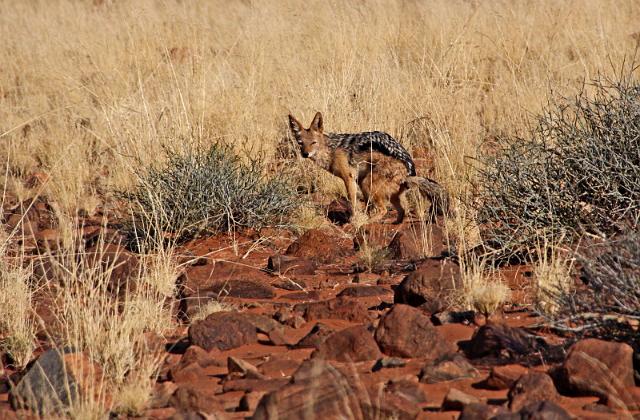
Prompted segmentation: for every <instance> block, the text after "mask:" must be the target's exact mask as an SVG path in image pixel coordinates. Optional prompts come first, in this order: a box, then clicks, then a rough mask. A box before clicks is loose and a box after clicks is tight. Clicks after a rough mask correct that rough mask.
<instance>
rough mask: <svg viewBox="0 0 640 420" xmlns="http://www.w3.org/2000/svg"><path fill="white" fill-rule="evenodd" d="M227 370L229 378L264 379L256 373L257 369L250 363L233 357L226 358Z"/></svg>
mask: <svg viewBox="0 0 640 420" xmlns="http://www.w3.org/2000/svg"><path fill="white" fill-rule="evenodd" d="M227 370H228V371H229V375H230V376H231V375H233V376H239V377H241V378H247V379H264V375H263V374H261V373H260V372H258V369H257V368H256V367H255V366H253V365H252V364H251V363H249V362H247V361H245V360H242V359H239V358H236V357H233V356H230V357H228V358H227Z"/></svg>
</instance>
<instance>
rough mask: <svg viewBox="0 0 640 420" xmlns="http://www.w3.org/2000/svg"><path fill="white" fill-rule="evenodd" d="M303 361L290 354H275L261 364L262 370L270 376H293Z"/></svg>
mask: <svg viewBox="0 0 640 420" xmlns="http://www.w3.org/2000/svg"><path fill="white" fill-rule="evenodd" d="M300 363H302V362H301V361H298V360H292V359H290V358H288V356H285V355H283V356H280V357H276V356H273V357H271V358H270V359H269V360H267V361H266V362H264V363H263V364H261V365H260V368H259V369H260V372H262V373H263V374H264V375H266V376H269V377H270V378H282V377H285V376H291V375H292V374H293V372H295V371H296V370H297V369H298V368H299V367H300Z"/></svg>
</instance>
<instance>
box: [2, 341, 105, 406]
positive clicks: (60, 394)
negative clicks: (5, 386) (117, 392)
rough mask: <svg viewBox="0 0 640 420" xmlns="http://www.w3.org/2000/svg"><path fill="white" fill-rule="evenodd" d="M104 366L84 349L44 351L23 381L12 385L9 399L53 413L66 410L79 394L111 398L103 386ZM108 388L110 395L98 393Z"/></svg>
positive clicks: (14, 404)
mask: <svg viewBox="0 0 640 420" xmlns="http://www.w3.org/2000/svg"><path fill="white" fill-rule="evenodd" d="M103 381H104V378H103V372H102V368H101V367H100V366H99V365H97V364H96V363H94V362H93V361H91V360H90V359H89V357H88V356H87V355H85V354H84V353H72V352H66V353H64V352H61V351H59V350H56V349H52V350H48V351H46V352H44V353H43V354H41V355H40V356H39V357H38V358H37V359H36V361H35V362H34V363H33V364H32V365H31V367H30V368H29V370H28V371H27V372H26V373H25V375H24V376H23V377H22V378H21V379H20V380H19V382H18V383H17V384H16V385H15V386H13V387H12V389H11V392H10V395H9V401H10V402H11V406H12V407H13V408H14V409H15V410H18V409H30V410H33V411H35V412H37V413H38V414H39V415H40V416H44V417H49V416H51V415H52V414H54V413H60V412H62V411H64V410H65V409H66V408H67V407H68V406H69V405H70V403H71V401H75V400H78V399H79V398H85V399H93V398H98V397H100V398H103V399H104V401H105V402H106V403H107V404H108V403H109V402H110V400H111V397H110V395H109V391H110V390H108V389H103V387H101V385H100V384H101V383H102V382H103ZM101 392H105V393H106V395H104V394H100V395H98V393H101Z"/></svg>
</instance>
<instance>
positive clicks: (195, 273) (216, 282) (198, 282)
mask: <svg viewBox="0 0 640 420" xmlns="http://www.w3.org/2000/svg"><path fill="white" fill-rule="evenodd" d="M237 280H239V281H249V282H256V283H258V284H262V285H268V284H269V283H270V282H271V280H272V276H270V275H269V274H267V273H264V272H263V271H262V270H260V269H258V268H254V267H251V266H249V265H247V264H240V263H234V262H232V261H215V262H214V264H207V265H202V266H196V267H189V268H187V269H186V271H185V273H184V276H183V281H182V288H183V290H184V294H185V296H186V297H192V296H202V295H205V293H206V292H207V291H208V292H209V293H210V294H211V295H212V296H215V297H217V295H215V294H214V293H212V291H211V287H212V286H215V290H220V289H221V288H222V286H223V285H224V284H225V283H226V282H229V281H237ZM243 287H244V285H242V284H237V285H235V286H234V287H233V289H236V290H240V289H242V288H243ZM250 289H251V284H249V285H248V290H250ZM238 293H242V292H240V291H239V292H238Z"/></svg>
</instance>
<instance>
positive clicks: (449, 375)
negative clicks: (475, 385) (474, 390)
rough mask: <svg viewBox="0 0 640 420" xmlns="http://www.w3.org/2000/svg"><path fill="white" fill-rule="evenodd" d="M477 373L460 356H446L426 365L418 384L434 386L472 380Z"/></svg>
mask: <svg viewBox="0 0 640 420" xmlns="http://www.w3.org/2000/svg"><path fill="white" fill-rule="evenodd" d="M477 374H478V371H477V370H476V369H475V368H474V367H473V365H471V363H469V361H467V359H466V358H465V357H464V356H462V355H461V354H452V355H448V356H446V357H444V358H442V359H440V360H436V361H433V362H429V363H427V364H426V365H425V366H424V367H423V368H422V371H421V372H420V382H422V383H427V384H435V383H438V382H446V381H454V380H457V379H464V378H473V377H475V376H476V375H477Z"/></svg>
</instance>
